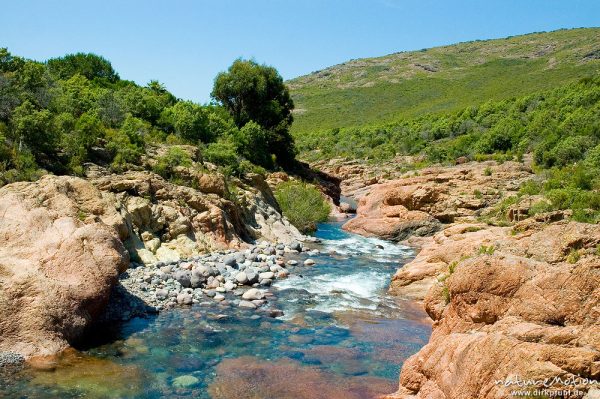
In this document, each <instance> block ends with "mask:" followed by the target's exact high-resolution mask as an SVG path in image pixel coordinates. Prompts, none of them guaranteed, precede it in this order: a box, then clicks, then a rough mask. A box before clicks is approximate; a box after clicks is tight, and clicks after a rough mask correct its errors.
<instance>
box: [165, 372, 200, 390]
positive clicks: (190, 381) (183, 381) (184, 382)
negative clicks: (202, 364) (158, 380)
mask: <svg viewBox="0 0 600 399" xmlns="http://www.w3.org/2000/svg"><path fill="white" fill-rule="evenodd" d="M199 382H200V380H199V379H198V378H196V377H194V376H193V375H182V376H180V377H177V378H173V382H172V383H171V384H172V385H173V386H174V387H175V388H184V389H186V388H192V387H193V386H195V385H196V384H198V383H199Z"/></svg>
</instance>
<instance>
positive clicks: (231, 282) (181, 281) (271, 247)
mask: <svg viewBox="0 0 600 399" xmlns="http://www.w3.org/2000/svg"><path fill="white" fill-rule="evenodd" d="M306 240H307V241H309V242H312V243H317V242H319V240H318V239H315V238H313V237H306ZM302 252H304V253H308V254H310V255H317V254H319V250H318V249H310V248H309V247H308V246H307V245H306V244H305V243H302V242H299V241H292V242H291V243H289V244H288V245H286V244H283V243H279V244H275V243H269V242H267V241H262V242H260V243H258V244H257V245H249V247H248V248H247V249H244V250H239V251H236V250H226V251H218V252H213V253H210V254H206V255H202V256H196V257H194V258H191V259H186V260H179V261H175V262H157V263H154V264H150V265H137V264H134V265H133V266H132V267H131V268H129V269H128V270H127V271H126V272H124V273H122V274H121V275H120V276H119V283H118V284H117V285H116V286H115V287H114V289H113V292H112V295H111V300H110V302H109V306H108V308H107V310H106V313H105V314H104V315H103V317H101V318H100V322H107V321H111V320H115V319H117V320H128V319H130V318H132V317H136V316H145V315H147V314H150V313H156V312H158V311H160V310H163V309H169V308H173V307H175V306H191V305H193V304H197V303H201V302H203V301H214V302H220V303H221V304H222V305H231V306H237V307H240V308H246V309H258V310H261V311H263V312H266V313H268V314H269V315H270V316H272V317H277V316H281V315H283V312H282V311H281V310H279V309H276V308H272V307H269V306H268V302H269V297H271V296H272V293H271V292H270V291H269V287H270V286H271V285H272V284H273V282H274V281H276V280H277V279H283V278H286V277H288V276H289V274H290V273H291V272H292V271H293V267H294V266H295V265H297V264H298V261H296V260H294V259H287V260H286V257H287V258H289V257H290V256H293V255H295V254H299V253H302ZM303 264H305V265H307V266H310V265H314V264H315V262H314V260H312V259H310V258H309V259H305V260H304V261H303Z"/></svg>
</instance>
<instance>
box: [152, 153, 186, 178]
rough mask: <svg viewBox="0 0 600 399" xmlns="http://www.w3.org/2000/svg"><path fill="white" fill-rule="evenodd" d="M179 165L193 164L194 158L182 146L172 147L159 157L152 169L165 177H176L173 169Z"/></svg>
mask: <svg viewBox="0 0 600 399" xmlns="http://www.w3.org/2000/svg"><path fill="white" fill-rule="evenodd" d="M177 166H187V167H190V166H192V158H191V157H190V156H189V154H188V153H187V152H185V151H183V150H182V149H181V148H178V147H170V148H169V149H168V150H167V153H166V154H165V155H163V156H162V157H160V158H158V161H157V162H156V164H155V165H154V166H153V167H152V170H153V171H154V173H156V174H159V175H161V176H162V177H164V178H165V179H170V178H173V177H174V176H173V169H174V168H175V167H177Z"/></svg>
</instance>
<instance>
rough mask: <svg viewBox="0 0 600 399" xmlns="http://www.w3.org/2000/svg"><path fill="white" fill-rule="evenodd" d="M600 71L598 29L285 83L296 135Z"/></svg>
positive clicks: (487, 43)
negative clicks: (288, 88)
mask: <svg viewBox="0 0 600 399" xmlns="http://www.w3.org/2000/svg"><path fill="white" fill-rule="evenodd" d="M599 70H600V28H582V29H572V30H558V31H554V32H548V33H532V34H528V35H523V36H514V37H509V38H506V39H498V40H484V41H481V40H478V41H473V42H465V43H459V44H455V45H450V46H443V47H436V48H431V49H423V50H421V51H412V52H400V53H395V54H390V55H387V56H384V57H377V58H365V59H358V60H352V61H349V62H346V63H343V64H340V65H336V66H333V67H330V68H327V69H324V70H322V71H317V72H313V73H311V74H310V75H306V76H302V77H299V78H296V79H293V80H291V81H289V82H288V84H289V86H290V89H291V93H292V98H293V100H294V102H295V104H296V111H295V115H294V117H295V122H294V125H293V128H292V132H293V133H294V134H295V136H296V137H297V139H298V140H300V141H301V135H302V134H303V133H306V132H309V131H319V130H325V129H331V128H343V127H355V126H366V125H372V124H375V123H376V124H381V123H386V122H390V121H395V120H398V119H401V118H409V117H414V116H419V115H424V114H430V113H442V112H452V111H457V110H459V109H462V108H464V107H466V106H470V105H477V104H480V103H482V102H485V101H488V100H503V99H506V98H510V97H515V96H523V95H526V94H530V93H532V92H535V91H539V90H544V89H549V88H554V87H556V86H559V85H562V84H566V83H569V82H572V81H574V80H577V79H579V78H581V77H584V76H587V75H591V74H594V73H595V72H597V71H599Z"/></svg>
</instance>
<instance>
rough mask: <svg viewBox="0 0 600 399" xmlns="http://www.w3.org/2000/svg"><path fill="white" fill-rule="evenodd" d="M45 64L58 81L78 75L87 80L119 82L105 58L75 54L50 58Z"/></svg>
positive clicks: (90, 54) (117, 76) (89, 54)
mask: <svg viewBox="0 0 600 399" xmlns="http://www.w3.org/2000/svg"><path fill="white" fill-rule="evenodd" d="M47 64H48V68H49V69H50V71H51V72H52V73H53V74H55V75H56V76H58V78H59V79H65V80H66V79H69V78H71V77H73V76H75V75H77V74H79V75H82V76H85V77H86V78H88V79H89V80H94V79H96V78H98V79H104V80H106V81H108V82H112V83H114V82H117V81H118V80H119V75H118V74H117V73H116V72H115V70H114V69H113V67H112V65H111V63H110V62H109V61H108V60H107V59H106V58H104V57H101V56H99V55H96V54H92V53H87V54H86V53H76V54H68V55H65V56H64V57H58V58H51V59H49V60H48V61H47Z"/></svg>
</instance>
